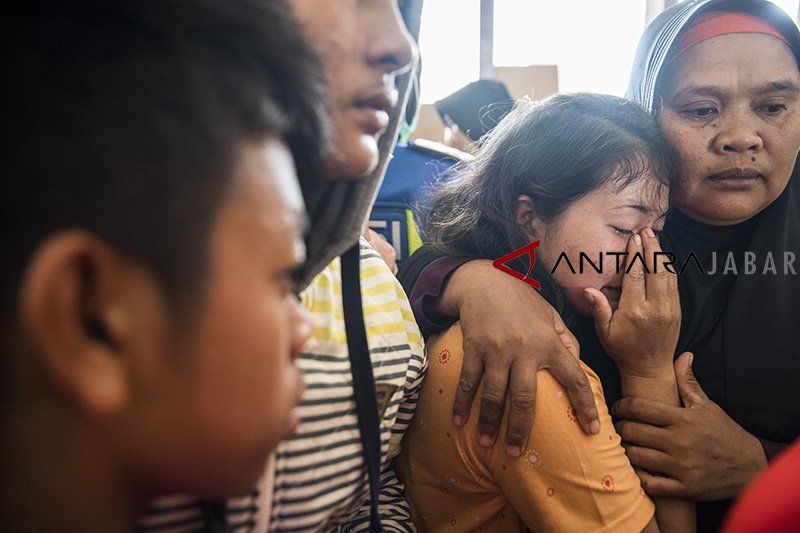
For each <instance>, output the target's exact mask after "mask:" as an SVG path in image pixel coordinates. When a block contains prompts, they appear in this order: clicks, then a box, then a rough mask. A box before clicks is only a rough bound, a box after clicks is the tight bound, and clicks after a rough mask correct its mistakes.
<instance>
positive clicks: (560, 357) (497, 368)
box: [445, 261, 600, 457]
mask: <svg viewBox="0 0 800 533" xmlns="http://www.w3.org/2000/svg"><path fill="white" fill-rule="evenodd" d="M445 291H452V293H453V294H455V295H456V296H455V301H456V302H457V307H458V313H457V314H458V316H459V317H460V320H461V329H462V332H463V335H464V362H463V365H462V368H461V380H460V382H459V387H458V391H457V393H456V398H455V403H454V406H453V420H454V422H455V424H456V425H459V426H460V425H463V424H464V423H465V422H466V421H467V419H468V418H469V415H470V408H471V406H472V401H473V399H474V398H475V394H476V392H477V390H478V384H479V383H480V381H481V379H483V393H482V396H481V408H480V414H479V419H478V433H479V444H480V445H481V446H484V447H488V446H492V445H493V443H494V441H495V439H496V438H497V432H498V429H499V427H500V423H501V421H502V418H503V411H504V405H505V401H506V397H508V401H509V402H510V408H509V416H508V430H507V432H506V435H505V444H506V451H507V453H508V454H509V455H511V456H512V457H516V456H519V455H520V454H521V453H522V451H523V450H524V449H525V445H526V443H527V440H528V436H529V435H530V430H531V426H532V425H533V412H534V401H535V398H536V372H537V371H538V370H541V369H548V370H550V372H551V373H552V374H553V376H555V378H556V379H557V380H558V381H559V382H560V383H561V384H562V385H563V386H564V387H565V388H566V390H567V393H568V395H569V398H570V400H571V402H572V405H573V406H574V407H575V411H576V413H577V417H578V421H579V423H580V425H581V427H582V428H583V430H584V431H585V432H586V433H597V432H599V431H600V423H599V420H598V415H597V407H596V406H595V402H594V395H593V394H592V390H591V388H590V386H589V380H588V379H587V377H586V374H584V372H583V370H581V367H580V365H579V364H578V353H579V347H578V342H577V340H576V339H575V337H574V336H573V335H572V333H571V332H570V331H569V330H568V329H567V327H566V326H565V325H564V322H563V321H562V320H561V317H560V316H559V315H558V313H556V311H555V309H553V308H552V307H551V306H550V304H548V303H547V301H546V300H545V299H544V298H543V297H542V296H541V295H540V294H539V293H538V292H536V291H534V290H532V289H530V288H529V287H528V286H527V285H525V284H524V283H522V282H520V281H519V280H516V279H514V278H512V277H511V276H508V275H507V274H504V273H503V272H500V271H499V270H497V269H495V268H494V267H493V266H492V265H491V262H489V261H470V262H469V263H466V264H465V265H463V266H461V267H460V268H459V269H458V270H456V271H455V272H454V273H453V275H452V276H451V278H450V281H449V282H448V285H447V287H446V288H445Z"/></svg>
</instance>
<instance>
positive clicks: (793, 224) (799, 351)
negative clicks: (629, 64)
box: [628, 0, 800, 531]
mask: <svg viewBox="0 0 800 533" xmlns="http://www.w3.org/2000/svg"><path fill="white" fill-rule="evenodd" d="M708 11H738V12H744V13H749V14H752V15H755V16H757V17H759V18H761V19H763V20H765V21H766V22H768V23H769V24H770V25H771V26H772V27H774V28H776V29H777V30H778V31H780V33H781V34H782V35H783V36H784V37H785V41H784V42H787V44H789V45H790V48H792V50H793V51H794V53H795V57H796V58H797V57H800V33H798V30H797V26H796V25H795V23H794V22H793V21H792V20H791V18H789V17H788V16H787V15H786V13H785V12H784V11H783V10H781V9H780V8H778V7H777V6H775V5H774V4H772V3H771V2H768V1H765V0H688V1H684V2H681V3H679V4H677V5H675V6H673V7H671V8H669V9H667V10H666V11H664V12H663V13H662V14H661V15H659V16H658V17H657V18H656V19H655V20H654V21H653V22H652V23H651V24H650V26H649V27H648V28H647V30H646V31H645V33H644V35H643V37H642V40H641V41H640V44H639V48H638V50H637V53H636V56H635V60H634V67H633V72H632V75H631V79H630V84H629V87H628V96H629V97H632V98H633V99H635V100H637V101H639V102H640V103H642V104H643V105H644V106H645V107H647V108H648V109H649V110H650V111H657V109H658V99H657V96H656V91H657V88H658V81H659V75H660V73H661V72H662V70H663V67H664V65H665V64H666V62H667V61H668V58H669V57H670V50H671V48H673V46H675V44H676V43H677V42H678V41H679V40H680V38H681V36H682V35H683V32H684V31H685V30H686V29H687V28H688V27H690V26H691V24H692V22H693V21H694V20H696V17H698V16H700V15H702V14H703V13H706V12H708ZM732 53H735V51H733V52H732ZM798 180H800V165H796V166H795V170H794V172H793V175H792V178H791V179H790V180H789V183H788V185H787V187H786V189H785V190H784V191H783V193H782V194H781V195H780V196H779V197H778V198H777V199H776V200H775V201H774V202H773V203H772V204H771V205H769V206H768V207H767V208H766V209H764V210H763V211H762V212H761V213H759V214H757V215H756V216H754V217H753V218H751V219H750V220H748V221H745V222H743V223H741V224H737V225H734V226H728V227H719V226H709V225H706V224H703V223H700V222H698V221H695V220H692V219H690V218H689V217H688V216H686V215H684V214H683V213H680V212H678V211H677V210H675V209H674V210H673V213H672V214H670V216H669V217H668V219H667V223H666V226H665V230H664V239H663V241H662V246H663V248H664V249H665V250H671V251H673V252H675V253H676V255H678V257H687V255H688V254H689V253H690V252H693V253H695V254H696V255H697V257H698V258H700V260H701V263H704V265H703V266H704V267H705V269H706V270H710V264H709V263H710V261H711V258H712V257H713V254H714V253H715V254H716V274H714V275H712V274H710V273H708V272H706V273H700V272H699V270H698V269H696V268H695V267H694V265H689V266H688V267H687V269H686V270H685V271H684V273H683V274H680V275H679V276H678V286H679V288H680V296H681V308H682V312H683V319H682V324H681V338H680V341H679V345H678V353H680V352H682V351H684V350H690V351H692V352H694V354H695V358H694V365H693V369H694V373H695V376H696V377H697V380H698V381H699V383H700V385H701V387H703V390H704V391H705V392H706V394H707V395H708V396H709V397H710V398H711V399H712V400H713V401H714V402H716V403H717V404H719V406H720V407H721V408H722V409H723V410H724V411H725V412H726V413H727V414H728V415H729V416H730V417H731V418H733V419H734V420H735V421H736V422H737V423H739V424H740V425H741V426H742V427H744V429H746V430H747V431H748V432H750V433H751V434H753V435H755V436H756V437H758V438H760V439H764V440H770V441H777V442H781V443H789V442H792V441H793V440H795V439H796V438H798V436H800V190H798V189H800V186H799V185H798ZM745 252H749V253H751V254H754V255H751V257H755V259H756V262H755V268H756V270H755V272H753V273H752V274H745V272H746V271H747V270H748V269H747V265H746V264H745V258H744V255H745ZM787 252H788V253H789V254H794V256H796V257H797V261H795V262H794V264H793V265H792V266H793V268H788V269H787V270H786V271H785V264H784V260H785V259H786V257H785V256H784V254H785V253H787ZM729 254H731V255H732V257H733V261H734V262H733V263H728V264H727V266H728V267H731V266H733V267H735V268H736V272H738V274H736V275H733V270H731V269H730V268H728V272H727V273H723V270H724V267H725V266H726V263H727V261H728V259H727V258H728V255H729ZM769 256H771V257H772V259H773V260H774V270H773V269H770V268H769V267H770V264H769V259H768V257H769ZM790 257H791V256H789V258H790ZM792 271H795V272H796V273H793V272H792ZM726 509H727V504H725V503H722V502H719V503H715V502H711V503H700V504H698V526H699V530H700V531H703V530H716V528H717V527H718V525H719V521H720V520H721V518H722V516H723V514H724V512H725V510H726Z"/></svg>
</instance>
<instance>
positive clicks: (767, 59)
mask: <svg viewBox="0 0 800 533" xmlns="http://www.w3.org/2000/svg"><path fill="white" fill-rule="evenodd" d="M660 86H661V90H660V96H661V98H662V107H661V109H660V114H659V121H660V123H661V127H662V129H663V131H664V135H665V137H666V138H667V139H668V141H669V142H670V144H672V146H673V147H674V148H675V149H676V151H677V153H678V156H679V157H680V159H681V176H680V180H679V183H678V185H677V186H676V187H675V188H674V190H673V193H674V195H673V202H674V205H675V206H676V207H678V208H679V209H680V210H681V211H683V212H684V213H685V214H687V215H688V216H690V217H692V218H693V219H695V220H698V221H700V222H705V223H707V224H713V225H719V226H725V225H730V224H735V223H737V222H742V221H745V220H747V219H749V218H751V217H753V216H755V215H756V214H758V213H759V212H760V211H761V210H763V209H764V208H765V207H767V206H768V205H769V204H770V203H772V202H773V201H774V200H775V199H776V198H777V197H778V196H779V195H780V194H781V192H782V191H783V190H784V188H785V187H786V184H787V183H788V181H789V177H790V175H791V173H792V169H793V168H794V163H795V159H796V158H797V152H798V149H800V72H798V68H797V63H796V61H795V58H794V55H793V54H792V52H791V51H790V49H789V48H788V47H787V46H786V45H785V44H784V43H783V42H781V41H780V40H778V39H777V38H775V37H771V36H769V35H763V34H758V33H736V34H729V35H720V36H717V37H713V38H711V39H707V40H705V41H702V42H700V43H698V44H696V45H694V46H693V47H691V48H689V49H688V50H687V51H686V52H685V53H683V54H682V55H680V56H678V58H676V59H675V60H674V62H673V63H672V64H671V65H670V66H669V67H668V69H667V70H665V72H664V75H663V79H662V80H661V85H660Z"/></svg>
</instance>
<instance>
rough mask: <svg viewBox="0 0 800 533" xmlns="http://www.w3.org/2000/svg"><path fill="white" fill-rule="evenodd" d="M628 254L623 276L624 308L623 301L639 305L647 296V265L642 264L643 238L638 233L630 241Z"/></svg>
mask: <svg viewBox="0 0 800 533" xmlns="http://www.w3.org/2000/svg"><path fill="white" fill-rule="evenodd" d="M626 252H627V253H628V255H627V260H626V261H625V275H624V276H622V296H621V298H620V306H622V302H623V301H625V302H632V303H633V304H634V305H637V304H638V302H641V301H644V299H645V296H646V290H645V265H644V263H643V262H642V259H643V256H642V253H643V250H642V237H641V236H640V235H639V234H638V233H634V234H633V235H632V236H631V238H630V239H628V247H627V249H626ZM637 254H638V255H637Z"/></svg>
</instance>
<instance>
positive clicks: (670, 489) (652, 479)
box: [636, 469, 689, 499]
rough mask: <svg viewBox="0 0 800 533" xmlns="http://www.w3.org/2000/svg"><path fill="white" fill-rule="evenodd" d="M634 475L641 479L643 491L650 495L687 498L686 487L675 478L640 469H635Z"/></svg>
mask: <svg viewBox="0 0 800 533" xmlns="http://www.w3.org/2000/svg"><path fill="white" fill-rule="evenodd" d="M636 475H637V476H639V479H640V480H641V481H642V488H643V489H644V491H645V492H646V493H647V494H649V495H650V496H651V497H654V498H680V499H689V496H688V493H687V491H686V487H684V486H683V484H682V483H681V482H680V481H678V480H677V479H672V478H671V477H663V476H656V475H653V474H651V473H649V472H645V471H644V470H641V469H637V470H636Z"/></svg>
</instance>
